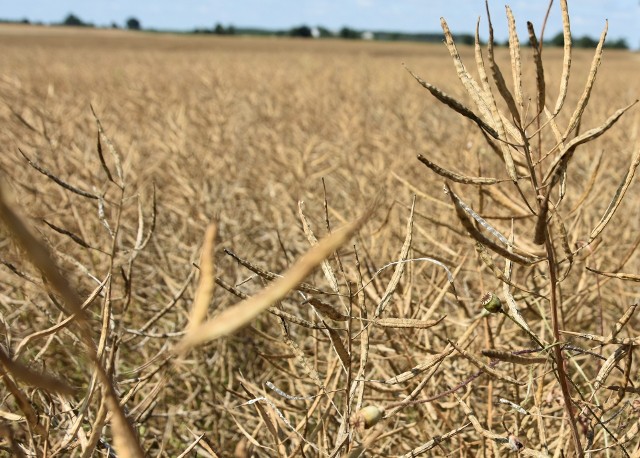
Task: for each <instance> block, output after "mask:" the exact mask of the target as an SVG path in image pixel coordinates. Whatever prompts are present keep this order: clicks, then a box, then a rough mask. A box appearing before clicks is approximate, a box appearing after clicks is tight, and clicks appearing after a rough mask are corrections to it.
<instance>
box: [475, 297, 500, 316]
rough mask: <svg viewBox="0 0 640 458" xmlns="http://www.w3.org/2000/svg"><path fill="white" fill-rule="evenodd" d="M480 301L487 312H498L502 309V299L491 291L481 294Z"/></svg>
mask: <svg viewBox="0 0 640 458" xmlns="http://www.w3.org/2000/svg"><path fill="white" fill-rule="evenodd" d="M480 303H481V304H482V306H483V307H484V309H485V310H486V311H487V312H489V313H500V312H501V311H502V301H501V300H500V298H499V297H498V296H496V295H495V294H493V293H486V294H485V295H484V296H482V298H481V299H480Z"/></svg>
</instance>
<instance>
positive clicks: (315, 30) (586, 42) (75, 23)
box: [0, 13, 629, 49]
mask: <svg viewBox="0 0 640 458" xmlns="http://www.w3.org/2000/svg"><path fill="white" fill-rule="evenodd" d="M0 23H20V24H31V22H30V21H29V19H21V20H7V19H0ZM36 24H38V25H42V23H36ZM54 25H63V26H72V27H95V25H94V24H92V23H91V22H85V21H83V20H82V19H80V18H79V17H78V16H76V15H75V14H73V13H69V14H68V15H67V17H65V19H64V20H63V21H62V22H60V23H56V24H54ZM123 27H124V28H127V29H129V30H142V24H141V22H140V20H139V19H137V18H135V17H130V18H128V19H127V20H126V21H125V22H124V25H123ZM111 28H120V26H119V25H118V24H117V23H115V22H112V23H111ZM190 33H196V34H213V35H236V34H238V35H257V36H265V35H271V36H290V37H299V38H330V37H334V38H342V39H347V40H359V39H366V40H381V41H418V42H424V43H439V42H441V41H442V40H443V38H444V37H443V35H442V33H407V32H389V31H365V30H356V29H352V28H350V27H346V26H345V27H342V28H341V29H340V30H338V31H332V30H330V29H328V28H326V27H322V26H317V27H311V26H309V25H306V24H302V25H299V26H295V27H292V28H291V29H288V30H266V29H257V28H236V27H234V26H233V25H231V24H230V25H227V26H224V25H223V24H221V23H216V24H215V25H214V26H213V27H212V28H196V29H194V30H192V31H191V32H190ZM453 37H454V40H455V41H456V43H458V44H461V45H473V44H474V42H475V38H474V35H472V34H470V33H461V34H454V35H453ZM572 42H573V45H574V46H575V47H577V48H595V47H596V46H597V45H598V40H596V39H594V38H592V37H590V36H587V35H585V36H582V37H575V38H573V39H572ZM508 44H509V43H508V41H507V42H503V43H500V42H496V45H498V46H500V45H503V46H508ZM544 44H545V46H560V47H561V46H564V35H563V33H562V32H559V33H558V34H557V35H555V36H554V37H553V38H551V39H549V40H545V42H544ZM604 46H605V47H606V48H613V49H629V45H628V43H627V41H626V40H625V39H624V38H620V39H618V40H613V41H608V42H605V45H604Z"/></svg>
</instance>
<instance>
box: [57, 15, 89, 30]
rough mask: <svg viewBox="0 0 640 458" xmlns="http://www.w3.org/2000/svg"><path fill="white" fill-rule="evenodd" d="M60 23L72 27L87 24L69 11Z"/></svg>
mask: <svg viewBox="0 0 640 458" xmlns="http://www.w3.org/2000/svg"><path fill="white" fill-rule="evenodd" d="M62 25H68V26H72V27H84V26H86V25H88V24H85V23H84V22H83V21H82V19H80V18H79V17H78V16H76V15H75V14H72V13H69V14H68V15H67V17H66V18H64V21H62Z"/></svg>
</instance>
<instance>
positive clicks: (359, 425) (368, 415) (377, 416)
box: [351, 406, 384, 431]
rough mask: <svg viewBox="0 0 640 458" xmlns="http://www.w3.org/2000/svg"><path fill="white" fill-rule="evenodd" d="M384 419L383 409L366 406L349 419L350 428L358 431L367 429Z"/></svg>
mask: <svg viewBox="0 0 640 458" xmlns="http://www.w3.org/2000/svg"><path fill="white" fill-rule="evenodd" d="M382 417H384V409H383V408H382V407H378V406H366V407H363V408H362V409H360V410H359V411H358V412H356V413H355V414H354V415H353V417H351V426H353V427H354V428H355V429H357V430H359V431H363V430H365V429H369V428H371V427H372V426H374V425H376V424H377V423H378V422H379V421H380V420H382Z"/></svg>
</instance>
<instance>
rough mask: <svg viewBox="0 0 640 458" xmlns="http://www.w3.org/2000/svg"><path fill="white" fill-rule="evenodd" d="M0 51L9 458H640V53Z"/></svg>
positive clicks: (23, 45)
mask: <svg viewBox="0 0 640 458" xmlns="http://www.w3.org/2000/svg"><path fill="white" fill-rule="evenodd" d="M518 19H519V20H524V19H526V18H518ZM0 49H2V56H1V57H0V102H1V103H0V126H1V128H0V148H1V155H0V167H1V172H0V173H1V177H2V187H1V195H2V199H0V207H1V208H0V217H1V219H2V221H3V225H2V226H1V227H2V229H1V234H2V239H1V242H2V251H1V252H0V263H1V265H0V330H1V332H0V336H1V339H0V340H1V345H0V368H1V370H2V388H0V393H1V394H2V396H1V397H0V417H1V420H0V435H1V437H2V442H0V447H1V448H0V453H3V454H5V455H6V456H37V457H53V456H74V457H88V456H110V457H112V456H120V457H127V456H132V457H137V456H145V455H148V456H166V457H174V456H220V457H226V456H236V457H250V456H259V457H262V456H281V457H293V456H326V457H336V456H344V457H347V456H348V457H356V456H418V455H421V454H424V455H427V456H496V457H498V456H507V455H508V454H510V453H512V451H518V452H519V453H520V454H521V455H523V456H536V457H544V456H584V454H585V453H592V455H591V456H638V453H640V452H639V450H640V448H639V447H640V440H639V438H638V430H639V427H640V423H639V418H640V401H639V400H638V393H640V391H639V390H640V388H639V387H638V383H640V382H639V369H638V368H639V365H638V364H637V362H636V358H637V357H638V354H637V353H636V354H634V353H635V348H636V347H637V345H639V344H640V337H639V334H638V329H639V328H638V326H639V325H640V321H639V320H638V314H637V313H634V312H635V308H636V306H637V305H638V303H639V300H640V292H639V290H638V286H637V282H638V281H639V280H640V276H639V275H638V274H639V269H640V256H639V255H638V253H637V246H638V244H639V243H640V210H639V205H638V204H639V202H640V200H639V192H640V185H639V184H638V183H637V179H633V175H634V172H635V171H636V167H637V165H638V163H639V162H640V140H639V132H638V129H639V126H640V112H639V111H638V107H637V106H636V107H631V108H630V109H629V110H628V111H627V112H625V113H624V114H623V115H622V116H621V117H620V118H619V120H618V119H617V117H615V116H614V114H615V113H616V111H617V110H619V109H621V108H624V107H627V106H628V105H630V104H631V103H632V102H634V101H635V100H636V99H637V98H638V97H639V96H640V79H638V77H637V75H638V74H640V56H639V55H638V54H637V53H632V52H623V51H608V50H605V52H604V54H603V56H602V63H601V65H600V66H599V68H598V73H597V78H596V79H595V84H594V85H593V89H592V90H591V91H590V92H589V88H590V86H591V84H590V83H591V82H593V77H590V68H591V65H592V59H593V56H594V52H595V51H594V50H577V49H574V50H573V52H572V61H571V68H570V74H569V75H570V76H569V79H568V86H567V93H566V100H565V101H564V104H563V106H562V109H561V110H555V108H556V107H559V105H557V103H556V102H557V100H558V99H559V98H560V99H561V98H562V89H561V87H562V86H561V81H563V78H564V77H565V76H566V65H563V56H564V54H563V50H562V49H552V48H548V49H547V48H544V49H543V53H542V62H543V64H544V77H545V81H546V87H545V97H544V101H545V102H546V103H545V106H546V107H547V112H546V113H545V112H542V113H540V110H539V107H540V106H539V100H538V99H539V97H538V95H539V94H540V91H541V88H540V86H539V85H536V68H537V67H536V65H535V55H534V53H533V52H532V51H531V48H530V47H528V46H524V43H523V49H522V80H523V88H524V90H523V94H524V95H523V96H522V98H520V97H519V96H518V94H519V92H518V91H517V86H518V85H517V84H515V85H514V76H513V73H512V70H511V69H512V66H514V65H515V64H512V62H511V61H510V55H509V50H508V49H507V48H498V49H496V50H495V52H496V62H497V64H498V65H499V68H500V69H501V70H502V74H503V75H504V79H505V80H506V86H503V92H504V88H505V87H506V88H507V90H508V92H509V94H511V96H512V97H513V98H512V103H511V105H510V104H509V103H507V102H505V97H503V96H502V95H501V91H500V88H499V87H498V86H497V85H496V83H495V82H494V77H493V74H492V72H491V71H490V65H489V57H488V53H487V48H486V46H483V48H482V52H483V59H484V61H485V63H486V73H487V75H488V76H487V81H488V83H487V84H489V86H485V85H484V84H483V77H482V75H481V74H479V73H478V71H477V69H476V62H475V57H474V49H473V47H459V49H458V50H459V52H460V56H461V61H462V63H464V65H465V68H467V69H468V70H469V73H466V70H464V69H463V68H462V67H460V68H458V71H459V72H460V74H461V75H462V80H463V81H466V84H467V85H468V86H469V87H470V88H471V91H467V90H465V86H464V85H463V83H462V82H461V80H460V79H459V78H458V75H457V70H456V67H455V66H454V62H453V59H452V56H451V55H450V53H449V51H448V50H447V47H446V46H445V44H442V45H425V44H414V43H391V42H389V43H381V42H364V41H342V40H316V41H314V40H296V39H288V38H277V39H276V38H249V37H214V36H189V35H171V34H150V33H133V32H124V31H112V30H91V29H72V28H69V29H64V28H45V27H35V26H33V27H25V26H12V25H0ZM403 65H404V66H406V68H405V67H404V66H403ZM407 69H409V70H411V71H412V72H414V73H415V74H416V75H418V76H419V77H421V78H422V79H424V80H425V81H426V82H427V83H430V84H432V85H434V86H435V87H437V88H439V90H442V91H444V93H446V94H449V96H450V97H454V98H455V99H456V100H458V101H459V102H460V104H463V105H464V106H465V107H468V108H461V107H460V105H455V103H454V102H452V101H451V99H449V98H447V97H449V96H446V95H442V92H439V91H438V89H433V91H434V92H435V93H436V95H437V96H439V97H440V98H441V99H443V100H444V101H445V102H446V103H441V102H440V101H438V100H437V98H436V97H434V96H433V95H432V94H430V93H429V91H428V90H426V89H425V88H424V87H422V86H421V85H420V84H419V83H418V82H417V81H416V79H415V78H414V77H413V76H412V75H411V74H410V73H409V72H408V71H407ZM585 85H586V86H587V91H586V92H585ZM487 87H491V94H493V96H491V95H489V92H488V91H487ZM474 91H475V92H474ZM473 94H475V96H474V95H473ZM506 98H507V99H508V98H509V95H506ZM494 100H495V104H494V102H493V101H494ZM586 101H588V105H585V107H586V108H585V109H584V112H581V111H580V110H576V107H578V106H582V105H583V103H582V102H586ZM447 104H448V105H450V106H446V105H447ZM451 106H453V107H454V108H455V107H458V108H456V110H457V111H458V112H456V111H455V110H454V109H452V108H451ZM465 110H471V111H473V116H476V115H478V116H479V118H477V122H474V121H472V120H471V119H469V117H470V116H471V114H470V111H465ZM514 110H515V111H514ZM555 111H558V113H555ZM93 112H95V115H94V113H93ZM460 112H463V114H460ZM498 112H500V113H502V115H498ZM514 113H516V114H514ZM525 140H526V141H525ZM418 154H420V155H422V157H423V159H422V162H421V160H419V159H418V158H417V155H418ZM423 162H425V163H426V164H428V165H429V166H426V165H425V163H423ZM479 177H481V178H479ZM445 188H446V192H445ZM622 197H623V198H622ZM621 198H622V199H621ZM354 222H355V223H354ZM345 225H346V226H347V227H346V230H342V229H340V228H341V227H343V226H345ZM207 228H208V229H207ZM317 240H320V242H319V243H318V242H317ZM281 275H284V276H283V277H281ZM487 294H488V296H487ZM488 301H490V303H489V304H488V305H487V304H486V303H485V305H486V309H490V311H491V312H494V313H490V311H489V310H486V309H485V308H483V302H488ZM634 357H635V358H634ZM116 453H117V455H116Z"/></svg>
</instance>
